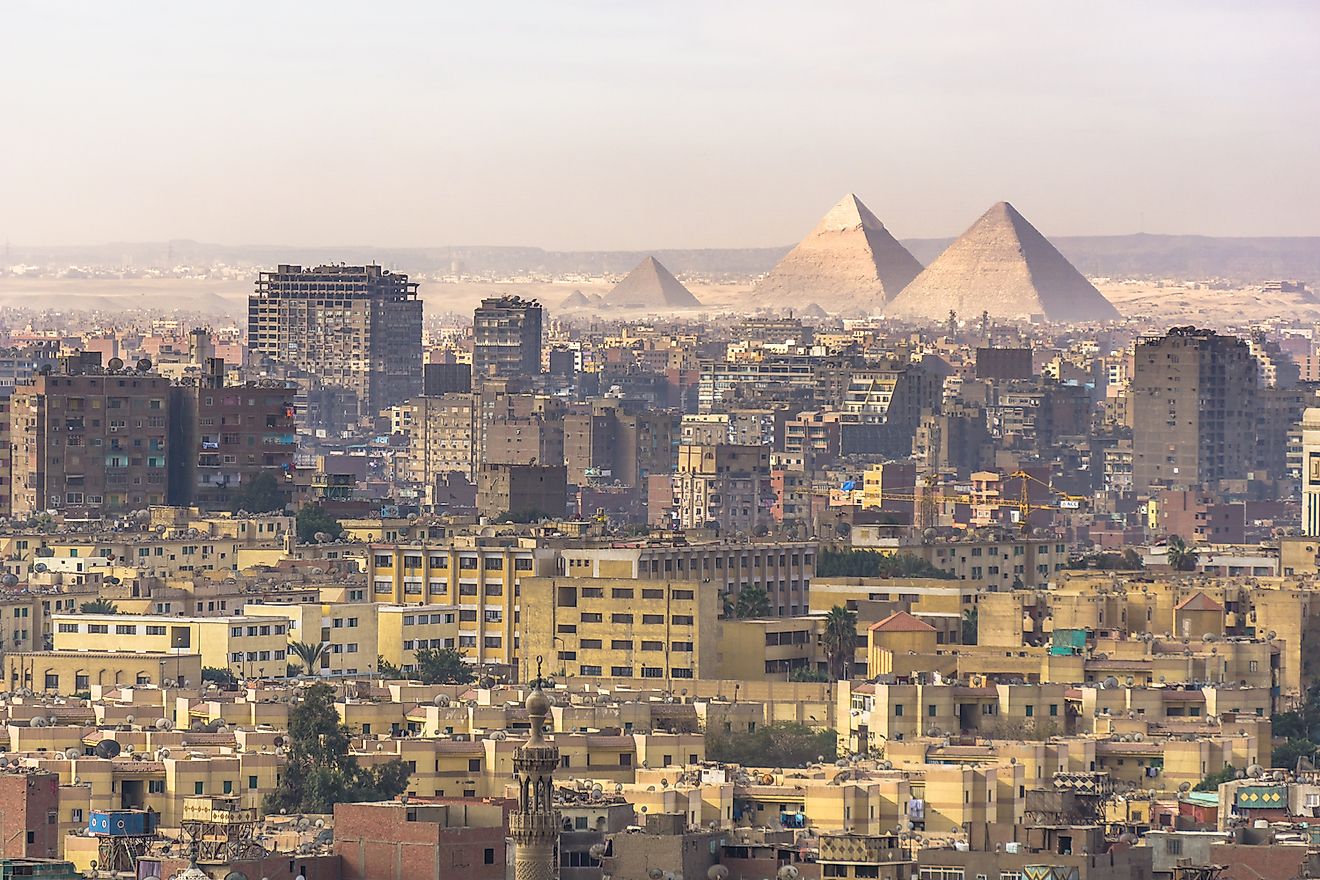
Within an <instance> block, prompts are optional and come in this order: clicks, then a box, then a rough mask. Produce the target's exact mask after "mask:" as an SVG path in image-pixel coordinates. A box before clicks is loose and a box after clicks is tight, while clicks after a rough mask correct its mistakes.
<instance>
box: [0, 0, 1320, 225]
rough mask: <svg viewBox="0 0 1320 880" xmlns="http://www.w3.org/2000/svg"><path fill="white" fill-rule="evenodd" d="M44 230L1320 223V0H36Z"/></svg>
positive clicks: (20, 90) (16, 170)
mask: <svg viewBox="0 0 1320 880" xmlns="http://www.w3.org/2000/svg"><path fill="white" fill-rule="evenodd" d="M0 23H3V31H2V33H3V42H2V44H0V45H2V46H3V48H2V49H0V75H2V76H3V82H4V84H5V87H4V92H3V94H4V99H3V105H2V106H3V117H0V118H2V119H3V122H0V236H2V237H4V238H7V239H8V240H10V241H13V242H15V243H21V244H71V243H79V244H84V243H97V242H104V241H125V240H159V239H164V238H171V237H172V238H193V239H199V240H205V241H216V242H223V243H228V244H240V243H262V244H294V245H312V244H374V245H428V244H434V245H439V244H530V245H541V246H544V247H552V248H582V249H607V248H650V247H703V246H709V247H727V246H760V245H777V244H786V243H789V242H791V241H794V240H796V239H797V238H799V237H800V236H801V235H802V234H803V233H805V232H806V231H807V230H808V229H810V228H811V226H813V225H814V223H815V221H816V219H817V218H818V217H819V216H820V215H821V214H823V213H824V212H825V210H826V209H828V208H829V207H830V205H831V204H833V203H834V202H835V201H836V200H838V199H839V198H840V197H841V196H842V195H843V194H844V193H846V192H848V191H855V192H857V193H858V195H860V196H861V198H862V199H863V200H864V201H865V202H866V203H867V204H868V205H869V206H870V207H871V208H872V210H874V211H875V213H876V214H877V215H878V216H879V217H880V218H881V219H882V220H883V221H885V223H886V224H887V225H888V226H889V227H890V228H891V229H892V230H893V231H894V232H895V233H896V234H897V235H899V236H900V237H915V236H938V235H951V234H956V233H958V232H960V231H962V230H963V229H964V228H966V227H967V226H968V225H969V224H970V223H971V222H972V221H973V220H974V219H975V218H976V217H977V216H978V215H979V214H980V213H981V212H982V211H984V210H985V208H986V207H988V206H989V205H990V204H991V203H992V202H994V201H997V200H999V199H1008V200H1010V201H1012V202H1014V203H1015V204H1016V205H1017V206H1018V208H1019V209H1020V210H1022V212H1023V213H1024V214H1026V215H1027V217H1028V218H1029V219H1031V220H1032V221H1033V222H1034V223H1035V224H1036V225H1037V226H1038V227H1040V228H1041V230H1042V231H1043V232H1045V233H1046V234H1047V235H1049V234H1054V235H1062V234H1086V233H1122V232H1133V231H1137V230H1139V229H1142V228H1144V230H1145V231H1147V232H1199V233H1206V234H1222V235H1278V234H1320V169H1318V168H1317V162H1318V160H1320V136H1318V135H1320V53H1317V51H1316V45H1317V39H1318V38H1320V3H1317V2H1313V0H1305V2H1293V3H1283V2H1279V3H1257V2H1253V3H1243V2H1223V3H1214V2H1202V0H1198V2H1186V3H1177V2H1161V3H1152V2H1149V0H1142V2H1133V3H1119V2H1110V0H1106V2H1099V3H1097V2H1061V0H1047V2H1039V3H1029V2H1011V0H996V2H987V0H972V2H963V3H952V2H951V3H938V2H929V0H910V2H903V3H899V2H889V0H886V2H879V0H867V2H858V3H819V2H815V3H808V2H805V0H804V2H801V3H797V4H780V3H770V2H749V3H735V2H701V3H697V2H693V3H687V2H673V0H665V2H631V3H625V2H601V3H573V2H512V0H504V2H499V3H496V2H471V3H461V4H460V3H437V2H417V3H404V2H394V3H386V2H379V3H366V2H358V3H351V4H350V3H339V2H328V0H317V2H278V0H262V2H259V3H245V2H226V3H196V2H168V3H150V2H137V0H133V2H129V0H119V2H112V0H97V2H88V3H58V2H52V0H43V2H32V3H26V2H18V3H15V2H8V3H5V5H4V7H3V10H2V11H0Z"/></svg>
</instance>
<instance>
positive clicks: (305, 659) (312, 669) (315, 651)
mask: <svg viewBox="0 0 1320 880" xmlns="http://www.w3.org/2000/svg"><path fill="white" fill-rule="evenodd" d="M325 649H326V644H325V642H294V643H293V644H291V645H289V653H290V654H292V655H293V656H294V657H297V658H298V661H299V662H300V663H302V665H303V669H304V670H305V671H306V672H307V674H308V675H316V674H317V673H316V670H317V668H318V667H320V665H321V658H322V657H324V656H325Z"/></svg>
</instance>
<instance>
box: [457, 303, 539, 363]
mask: <svg viewBox="0 0 1320 880" xmlns="http://www.w3.org/2000/svg"><path fill="white" fill-rule="evenodd" d="M541 317H542V315H541V304H540V303H538V302H536V301H535V300H525V299H523V298H521V297H517V296H501V297H490V298H488V299H483V300H482V301H481V307H480V308H478V309H477V311H476V315H475V317H474V321H473V347H472V381H473V382H474V383H477V382H482V381H484V380H486V379H503V378H511V377H515V376H535V375H537V374H538V373H540V372H541Z"/></svg>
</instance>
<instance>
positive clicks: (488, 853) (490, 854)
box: [481, 847, 495, 865]
mask: <svg viewBox="0 0 1320 880" xmlns="http://www.w3.org/2000/svg"><path fill="white" fill-rule="evenodd" d="M481 862H482V864H484V865H493V864H495V850H494V849H492V848H491V847H486V849H485V851H484V852H483V853H482V854H481Z"/></svg>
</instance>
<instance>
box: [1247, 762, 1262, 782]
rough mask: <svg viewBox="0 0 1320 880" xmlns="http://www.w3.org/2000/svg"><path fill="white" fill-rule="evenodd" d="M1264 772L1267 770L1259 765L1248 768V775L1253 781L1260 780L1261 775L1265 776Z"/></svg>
mask: <svg viewBox="0 0 1320 880" xmlns="http://www.w3.org/2000/svg"><path fill="white" fill-rule="evenodd" d="M1264 772H1265V768H1264V767H1262V766H1261V765H1259V764H1252V765H1251V766H1250V767H1248V768H1247V775H1248V776H1250V777H1251V778H1252V779H1260V777H1261V774H1263V773H1264Z"/></svg>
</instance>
